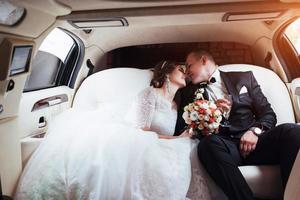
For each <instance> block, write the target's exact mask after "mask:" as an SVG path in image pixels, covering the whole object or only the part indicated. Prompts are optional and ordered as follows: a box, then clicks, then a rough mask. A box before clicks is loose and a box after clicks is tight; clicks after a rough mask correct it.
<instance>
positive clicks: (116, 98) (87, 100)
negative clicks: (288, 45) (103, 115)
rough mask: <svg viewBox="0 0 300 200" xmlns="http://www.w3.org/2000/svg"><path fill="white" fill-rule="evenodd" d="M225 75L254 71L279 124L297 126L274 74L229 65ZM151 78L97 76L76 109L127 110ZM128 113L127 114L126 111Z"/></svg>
mask: <svg viewBox="0 0 300 200" xmlns="http://www.w3.org/2000/svg"><path fill="white" fill-rule="evenodd" d="M219 69H220V70H222V71H252V72H253V73H254V76H255V78H256V79H257V82H258V84H259V85H260V86H261V89H262V91H263V93H264V94H265V96H266V97H267V99H268V101H269V102H270V103H271V105H272V108H273V109H274V111H275V113H276V114H277V122H278V124H282V123H287V122H292V123H293V122H295V118H294V112H293V107H292V102H291V99H290V95H289V92H288V90H287V88H286V86H285V84H284V83H283V82H282V80H281V79H280V78H279V77H278V76H277V75H276V74H275V73H274V72H273V71H271V70H268V69H265V68H263V67H259V66H254V65H246V64H230V65H223V66H220V67H219ZM151 77H152V72H151V71H150V70H141V69H135V68H114V69H108V70H104V71H101V72H98V73H95V74H93V75H91V76H90V77H88V78H87V79H86V80H85V81H84V82H83V83H82V85H81V86H80V88H79V90H78V91H77V94H76V96H75V98H74V102H73V108H77V109H85V110H87V109H88V110H93V109H97V108H101V106H102V105H107V104H111V105H114V106H119V105H122V107H128V106H129V105H130V103H131V101H132V99H133V98H134V97H135V96H136V95H137V94H138V93H139V92H140V91H141V90H142V89H144V88H145V87H147V86H149V83H150V80H151ZM123 111H124V112H125V110H123Z"/></svg>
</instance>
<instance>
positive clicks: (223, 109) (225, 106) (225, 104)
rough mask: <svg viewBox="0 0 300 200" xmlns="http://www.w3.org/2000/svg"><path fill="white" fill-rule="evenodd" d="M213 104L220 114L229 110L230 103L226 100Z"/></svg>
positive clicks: (218, 100)
mask: <svg viewBox="0 0 300 200" xmlns="http://www.w3.org/2000/svg"><path fill="white" fill-rule="evenodd" d="M215 103H216V105H217V107H218V108H219V109H220V111H221V112H222V113H224V112H227V111H229V110H230V107H231V102H230V101H229V100H228V99H217V100H216V102H215Z"/></svg>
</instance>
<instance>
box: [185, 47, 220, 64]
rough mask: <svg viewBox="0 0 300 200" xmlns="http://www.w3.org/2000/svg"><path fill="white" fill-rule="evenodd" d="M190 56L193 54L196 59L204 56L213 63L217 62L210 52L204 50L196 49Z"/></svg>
mask: <svg viewBox="0 0 300 200" xmlns="http://www.w3.org/2000/svg"><path fill="white" fill-rule="evenodd" d="M190 54H193V55H194V56H195V57H196V58H199V59H200V58H202V57H203V56H205V57H207V58H208V59H209V60H210V61H212V62H215V60H214V58H213V56H212V55H211V53H209V52H208V51H205V50H203V49H199V48H196V49H193V50H192V51H191V52H190V53H189V55H190Z"/></svg>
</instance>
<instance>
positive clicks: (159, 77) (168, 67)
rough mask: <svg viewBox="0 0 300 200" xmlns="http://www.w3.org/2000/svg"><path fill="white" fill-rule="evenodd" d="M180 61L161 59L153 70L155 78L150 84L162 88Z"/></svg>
mask: <svg viewBox="0 0 300 200" xmlns="http://www.w3.org/2000/svg"><path fill="white" fill-rule="evenodd" d="M177 65H179V63H177V62H175V61H170V60H164V61H160V62H159V63H158V64H157V65H156V66H155V67H154V70H153V78H152V80H151V83H150V86H153V87H155V88H161V87H162V86H163V84H164V83H165V81H166V79H167V75H168V74H170V73H171V72H173V70H174V69H175V68H176V66H177Z"/></svg>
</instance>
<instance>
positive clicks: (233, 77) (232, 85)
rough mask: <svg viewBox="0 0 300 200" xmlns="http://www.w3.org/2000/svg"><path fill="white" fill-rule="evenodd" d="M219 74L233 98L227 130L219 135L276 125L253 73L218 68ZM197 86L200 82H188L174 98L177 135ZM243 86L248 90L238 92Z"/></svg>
mask: <svg viewBox="0 0 300 200" xmlns="http://www.w3.org/2000/svg"><path fill="white" fill-rule="evenodd" d="M220 76H221V79H222V80H223V82H224V85H225V87H226V89H227V91H228V93H229V94H230V95H232V100H233V105H232V108H231V111H230V117H229V119H228V121H229V124H230V127H229V131H228V130H227V131H223V132H222V131H221V133H220V134H225V135H227V134H229V135H230V136H231V137H235V138H240V137H241V136H242V135H243V133H244V132H245V131H247V130H248V129H249V128H250V127H262V128H263V130H269V129H271V128H273V127H275V125H276V122H277V120H276V115H275V113H274V111H273V109H272V108H271V105H270V103H269V102H268V100H267V98H266V97H265V96H264V94H263V93H262V91H261V88H260V86H259V85H258V83H257V81H256V79H255V77H254V76H253V73H252V72H222V71H220ZM199 86H200V85H199V84H197V85H194V84H191V83H190V84H188V85H187V86H186V87H185V88H181V89H180V90H178V92H177V94H176V97H175V101H176V103H177V105H178V117H177V122H176V128H175V134H174V135H179V134H181V133H182V131H183V130H184V127H185V126H186V124H185V122H184V120H183V118H182V114H183V109H184V107H185V106H186V105H188V104H189V103H192V102H193V101H194V98H195V95H194V93H195V91H196V90H197V89H198V88H199ZM243 86H245V87H246V88H247V90H248V92H247V93H244V94H240V90H241V88H242V87H243ZM229 135H228V136H229Z"/></svg>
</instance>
